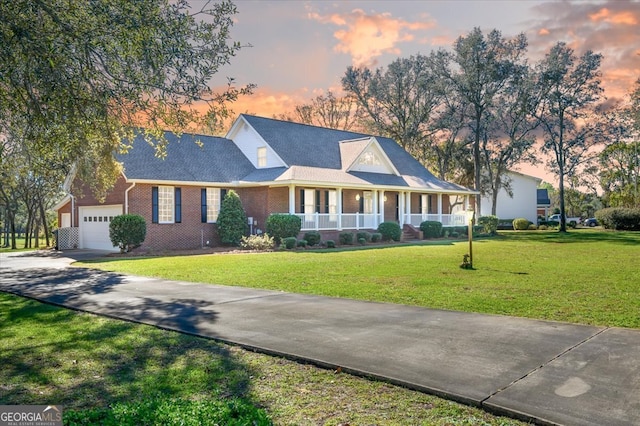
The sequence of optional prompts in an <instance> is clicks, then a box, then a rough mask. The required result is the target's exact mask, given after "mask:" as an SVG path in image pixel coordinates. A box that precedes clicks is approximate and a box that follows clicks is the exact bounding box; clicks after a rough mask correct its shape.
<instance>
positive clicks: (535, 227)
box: [529, 223, 538, 231]
mask: <svg viewBox="0 0 640 426" xmlns="http://www.w3.org/2000/svg"><path fill="white" fill-rule="evenodd" d="M537 230H538V226H537V225H534V224H533V223H531V224H530V225H529V231H537Z"/></svg>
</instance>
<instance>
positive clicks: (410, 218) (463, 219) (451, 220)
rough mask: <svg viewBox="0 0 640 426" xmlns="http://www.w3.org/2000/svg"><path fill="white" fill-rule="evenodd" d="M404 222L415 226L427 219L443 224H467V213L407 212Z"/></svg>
mask: <svg viewBox="0 0 640 426" xmlns="http://www.w3.org/2000/svg"><path fill="white" fill-rule="evenodd" d="M404 218H405V219H404V223H408V224H410V225H413V226H415V227H418V226H420V224H421V223H422V222H424V221H426V220H430V221H435V222H441V223H442V226H466V225H468V224H467V215H466V214H464V213H458V214H437V213H432V214H407V215H405V216H404Z"/></svg>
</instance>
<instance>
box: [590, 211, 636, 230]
mask: <svg viewBox="0 0 640 426" xmlns="http://www.w3.org/2000/svg"><path fill="white" fill-rule="evenodd" d="M595 216H596V219H597V220H598V222H599V223H601V224H602V226H604V227H605V228H606V229H615V230H616V231H640V209H637V208H636V209H632V208H627V207H609V208H606V209H602V210H598V211H597V212H596V215H595Z"/></svg>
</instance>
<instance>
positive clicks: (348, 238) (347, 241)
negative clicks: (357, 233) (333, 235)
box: [338, 232, 353, 245]
mask: <svg viewBox="0 0 640 426" xmlns="http://www.w3.org/2000/svg"><path fill="white" fill-rule="evenodd" d="M338 238H339V239H340V244H342V245H351V244H353V234H352V233H351V232H341V233H340V235H338Z"/></svg>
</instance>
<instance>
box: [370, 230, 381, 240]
mask: <svg viewBox="0 0 640 426" xmlns="http://www.w3.org/2000/svg"><path fill="white" fill-rule="evenodd" d="M378 241H382V234H381V233H379V232H374V233H373V234H371V242H372V243H377V242H378Z"/></svg>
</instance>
